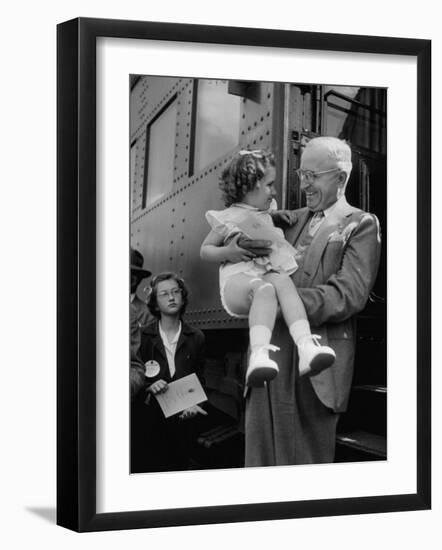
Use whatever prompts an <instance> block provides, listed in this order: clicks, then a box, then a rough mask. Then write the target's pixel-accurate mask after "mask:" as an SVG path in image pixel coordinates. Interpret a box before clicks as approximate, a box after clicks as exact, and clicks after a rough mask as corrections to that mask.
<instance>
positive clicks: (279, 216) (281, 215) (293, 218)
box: [270, 210, 298, 228]
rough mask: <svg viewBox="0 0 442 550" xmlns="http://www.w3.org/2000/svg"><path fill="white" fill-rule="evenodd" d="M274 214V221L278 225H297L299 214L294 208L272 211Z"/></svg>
mask: <svg viewBox="0 0 442 550" xmlns="http://www.w3.org/2000/svg"><path fill="white" fill-rule="evenodd" d="M270 215H271V216H272V220H273V223H274V224H275V225H276V226H277V227H283V228H284V227H287V226H292V225H295V223H296V222H297V221H298V216H297V215H296V214H295V212H294V211H293V210H275V211H273V212H270Z"/></svg>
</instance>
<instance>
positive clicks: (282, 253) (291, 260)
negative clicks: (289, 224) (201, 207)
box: [206, 203, 298, 317]
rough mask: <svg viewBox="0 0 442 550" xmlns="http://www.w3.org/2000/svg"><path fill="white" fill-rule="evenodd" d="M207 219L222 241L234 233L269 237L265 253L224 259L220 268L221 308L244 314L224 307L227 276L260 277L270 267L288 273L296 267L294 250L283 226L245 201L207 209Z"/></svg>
mask: <svg viewBox="0 0 442 550" xmlns="http://www.w3.org/2000/svg"><path fill="white" fill-rule="evenodd" d="M206 219H207V221H208V222H209V225H210V227H211V228H212V229H213V231H215V233H218V234H219V235H221V236H222V237H223V240H224V243H225V242H226V241H227V240H228V239H230V238H231V237H233V236H234V235H236V234H237V233H242V234H244V235H246V236H248V237H249V238H251V239H264V240H269V241H272V246H271V249H272V251H271V253H270V254H269V255H268V256H263V257H257V258H253V259H251V260H250V261H246V262H238V263H236V264H232V263H229V262H225V263H223V264H221V266H220V268H219V286H220V294H221V302H222V305H223V307H224V309H225V310H226V311H227V313H228V314H229V315H231V316H232V317H246V316H240V315H237V314H235V313H232V312H231V311H229V309H228V308H227V307H226V304H225V299H224V288H225V286H226V282H227V280H228V279H229V277H232V276H233V275H236V274H238V273H244V274H245V275H250V276H251V277H262V276H263V275H265V274H266V273H268V272H269V271H276V272H278V273H287V274H288V275H291V274H292V273H294V272H295V271H296V269H297V267H298V264H297V263H296V260H295V255H296V250H295V248H293V246H292V245H291V244H290V243H288V242H287V241H286V240H285V238H284V233H283V231H282V229H280V228H279V227H275V226H274V225H273V220H272V217H271V216H270V214H269V210H258V209H257V208H255V207H253V206H250V205H248V204H243V203H237V204H233V205H232V206H229V207H228V208H226V209H225V210H209V211H208V212H206Z"/></svg>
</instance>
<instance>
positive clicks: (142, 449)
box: [127, 74, 389, 475]
mask: <svg viewBox="0 0 442 550" xmlns="http://www.w3.org/2000/svg"><path fill="white" fill-rule="evenodd" d="M128 86H130V94H129V97H130V105H129V106H128V108H129V109H130V129H129V136H128V145H129V147H130V175H129V178H128V181H127V185H128V189H127V192H128V193H130V201H129V202H130V244H129V247H130V250H128V254H130V296H129V301H130V304H129V307H130V376H129V382H130V396H131V399H130V449H128V452H130V472H131V474H141V473H153V472H155V473H156V474H157V475H160V474H159V472H174V471H182V470H209V469H230V468H252V467H263V466H273V467H275V466H288V465H290V466H293V465H309V464H310V465H315V464H332V463H349V462H365V461H385V460H387V459H388V449H387V426H388V418H387V399H388V397H387V395H388V391H387V373H388V369H389V365H388V363H387V300H388V296H387V223H388V220H387V189H388V181H387V140H388V136H387V116H388V112H387V99H388V90H387V89H386V88H381V87H364V86H360V85H358V83H357V82H355V83H354V85H353V86H348V85H337V84H327V83H317V82H315V83H304V82H302V83H297V82H289V83H284V82H265V81H250V80H225V79H221V78H220V79H207V78H184V77H174V76H155V75H140V74H131V75H130V81H129V82H128ZM129 247H128V248H129ZM128 357H129V352H128Z"/></svg>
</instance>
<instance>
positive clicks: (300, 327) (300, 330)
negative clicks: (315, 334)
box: [289, 319, 312, 345]
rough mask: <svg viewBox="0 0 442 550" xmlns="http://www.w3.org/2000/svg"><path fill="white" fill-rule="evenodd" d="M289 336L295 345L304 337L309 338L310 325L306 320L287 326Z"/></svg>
mask: <svg viewBox="0 0 442 550" xmlns="http://www.w3.org/2000/svg"><path fill="white" fill-rule="evenodd" d="M289 332H290V336H291V337H292V338H293V340H294V342H295V344H296V345H298V344H299V342H300V341H301V340H302V339H303V338H304V337H305V336H311V335H312V333H311V331H310V323H309V322H308V321H307V320H306V319H300V320H299V321H295V322H294V323H292V324H291V325H290V326H289Z"/></svg>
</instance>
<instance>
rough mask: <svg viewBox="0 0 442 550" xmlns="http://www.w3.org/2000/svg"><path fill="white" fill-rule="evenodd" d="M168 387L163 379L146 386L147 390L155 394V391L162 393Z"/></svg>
mask: <svg viewBox="0 0 442 550" xmlns="http://www.w3.org/2000/svg"><path fill="white" fill-rule="evenodd" d="M168 388H169V385H168V384H167V382H166V381H165V380H163V379H161V380H157V381H156V382H154V383H153V384H152V385H151V386H149V387H148V388H147V391H148V392H150V393H152V394H153V395H156V394H157V393H164V392H165V391H167V389H168Z"/></svg>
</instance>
